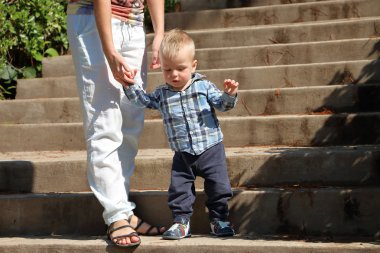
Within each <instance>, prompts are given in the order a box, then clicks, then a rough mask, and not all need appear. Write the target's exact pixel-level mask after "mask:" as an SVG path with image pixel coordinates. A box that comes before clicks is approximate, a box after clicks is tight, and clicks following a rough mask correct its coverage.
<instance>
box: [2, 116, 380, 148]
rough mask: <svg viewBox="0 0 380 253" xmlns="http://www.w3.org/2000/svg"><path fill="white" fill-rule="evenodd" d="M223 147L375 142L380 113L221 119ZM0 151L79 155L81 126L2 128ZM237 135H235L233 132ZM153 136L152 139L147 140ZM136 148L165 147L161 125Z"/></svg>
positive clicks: (153, 125) (150, 125) (150, 128)
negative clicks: (45, 151)
mask: <svg viewBox="0 0 380 253" xmlns="http://www.w3.org/2000/svg"><path fill="white" fill-rule="evenodd" d="M219 121H220V125H221V127H222V130H223V133H224V143H225V145H226V146H227V147H245V146H260V145H288V146H331V145H364V144H378V143H380V138H377V137H376V136H380V132H379V131H380V125H379V124H380V113H378V112H376V113H358V114H333V115H329V114H326V113H321V115H279V116H265V117H264V116H249V117H222V118H220V119H219ZM0 132H1V133H2V135H0V143H2V145H1V146H0V152H18V151H43V150H83V149H84V148H85V144H84V140H83V139H84V138H83V126H82V123H55V124H49V123H46V124H21V125H20V124H2V125H0ZM237 132H239V133H240V134H239V135H236V133H237ZM152 136H155V138H154V139H152ZM139 147H140V148H141V149H144V148H154V149H155V148H168V144H167V140H166V135H165V133H164V129H163V125H162V120H161V119H157V120H147V121H146V122H145V126H144V130H143V133H142V135H141V137H140V143H139Z"/></svg>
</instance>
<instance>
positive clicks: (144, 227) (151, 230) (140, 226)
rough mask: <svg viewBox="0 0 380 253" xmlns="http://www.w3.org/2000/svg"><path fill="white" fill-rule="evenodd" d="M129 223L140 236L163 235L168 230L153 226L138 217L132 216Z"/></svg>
mask: <svg viewBox="0 0 380 253" xmlns="http://www.w3.org/2000/svg"><path fill="white" fill-rule="evenodd" d="M128 221H129V223H130V225H131V226H132V227H133V228H134V229H135V230H136V232H137V233H138V234H139V235H147V236H154V235H162V234H163V233H164V232H165V230H166V229H165V227H160V226H152V225H150V224H149V223H147V222H145V221H143V220H142V219H140V218H139V217H137V216H136V215H131V216H130V217H129V219H128Z"/></svg>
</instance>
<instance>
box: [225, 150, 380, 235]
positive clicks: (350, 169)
mask: <svg viewBox="0 0 380 253" xmlns="http://www.w3.org/2000/svg"><path fill="white" fill-rule="evenodd" d="M245 165H246V166H247V168H245V169H244V170H240V171H243V172H239V173H235V174H234V171H235V169H234V168H236V166H245ZM229 169H230V175H231V183H232V184H233V185H235V186H236V187H237V188H238V189H239V187H240V189H241V190H240V191H236V193H235V196H234V198H233V199H232V200H231V203H230V210H231V219H232V220H233V223H234V225H235V226H236V228H237V230H238V231H239V232H240V233H241V234H247V235H254V236H259V237H262V236H264V235H268V238H270V239H273V238H276V237H277V238H278V239H289V240H294V239H300V240H301V239H302V240H323V241H339V240H350V241H368V240H369V241H371V240H373V236H374V235H375V234H376V233H378V232H379V231H380V226H379V225H378V224H380V218H379V215H378V210H379V209H380V201H379V198H378V196H377V195H378V194H380V189H379V188H378V185H380V146H378V147H372V148H371V147H355V148H350V147H335V148H311V147H309V148H272V149H271V148H269V149H267V150H266V151H265V152H263V153H262V154H261V155H257V156H254V157H253V156H252V157H247V158H246V160H240V161H239V163H234V162H231V163H230V164H229ZM273 235H275V236H273ZM264 237H265V236H264ZM315 237H317V239H313V238H315ZM342 238H345V239H342ZM347 238H349V239H347Z"/></svg>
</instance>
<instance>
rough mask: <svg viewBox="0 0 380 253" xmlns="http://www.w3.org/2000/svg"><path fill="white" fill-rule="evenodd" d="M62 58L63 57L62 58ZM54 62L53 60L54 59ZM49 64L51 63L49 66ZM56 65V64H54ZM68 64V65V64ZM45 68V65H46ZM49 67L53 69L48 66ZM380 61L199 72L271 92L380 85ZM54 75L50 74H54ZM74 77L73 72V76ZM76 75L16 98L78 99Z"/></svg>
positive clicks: (24, 83)
mask: <svg viewBox="0 0 380 253" xmlns="http://www.w3.org/2000/svg"><path fill="white" fill-rule="evenodd" d="M61 57H62V58H61ZM61 57H54V58H57V59H54V58H52V59H49V61H52V63H53V61H56V60H57V61H58V60H59V59H61V61H64V62H67V65H69V63H70V62H71V56H69V57H68V56H61ZM53 59H54V60H53ZM47 64H48V65H50V64H49V63H47ZM54 64H55V63H53V65H54ZM65 65H66V64H65ZM44 66H46V65H44ZM48 68H53V66H49V67H48ZM378 68H380V61H379V60H375V61H372V60H357V61H343V62H328V63H311V64H294V65H280V66H260V67H246V68H227V69H210V70H199V72H201V73H203V74H205V75H206V76H207V78H208V79H210V80H211V81H213V82H214V83H215V84H216V85H217V86H218V87H219V88H220V89H222V85H221V84H222V83H223V80H224V79H225V78H227V77H229V78H232V79H235V80H238V81H239V82H240V89H242V90H249V89H268V88H283V87H306V86H323V85H335V84H347V83H356V84H363V83H380V73H379V72H378V71H377V69H378ZM53 73H55V72H50V74H53ZM72 74H74V73H72ZM163 82H164V80H163V77H162V73H160V72H150V73H149V74H148V89H147V90H148V91H152V90H153V89H154V88H155V87H157V86H158V85H160V84H162V83H163ZM77 96H78V93H77V89H76V85H75V78H74V76H67V77H47V78H35V79H20V80H18V84H17V97H16V100H20V99H34V98H60V97H77Z"/></svg>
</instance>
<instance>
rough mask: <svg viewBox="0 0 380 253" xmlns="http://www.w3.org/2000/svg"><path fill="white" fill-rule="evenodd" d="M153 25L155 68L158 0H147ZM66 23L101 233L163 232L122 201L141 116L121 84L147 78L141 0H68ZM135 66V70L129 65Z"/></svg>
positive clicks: (134, 238)
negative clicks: (100, 211) (104, 227)
mask: <svg viewBox="0 0 380 253" xmlns="http://www.w3.org/2000/svg"><path fill="white" fill-rule="evenodd" d="M147 5H148V8H149V11H150V15H151V17H152V23H153V28H154V31H155V35H154V40H153V44H152V55H153V57H152V63H151V68H153V69H154V68H158V67H159V66H160V63H159V58H158V50H159V46H160V43H161V40H162V38H163V34H164V0H147ZM67 13H68V17H67V25H68V36H69V42H70V49H71V52H72V56H73V61H74V64H75V69H76V79H77V87H78V93H79V98H80V101H81V106H82V111H83V122H84V132H85V141H86V146H87V164H88V170H87V176H88V182H89V185H90V188H91V190H92V191H93V192H94V194H95V196H96V198H97V199H98V200H99V202H100V203H101V205H102V206H103V207H104V212H103V218H104V221H105V223H106V224H107V225H108V231H107V235H108V237H109V239H110V240H112V242H113V243H115V244H116V245H117V246H121V247H131V246H137V245H139V244H140V238H139V236H138V235H139V234H143V235H156V234H162V233H163V232H164V230H165V229H164V228H158V227H152V226H151V225H149V224H147V223H145V222H143V221H142V220H141V219H139V218H138V217H137V216H135V215H134V214H133V209H134V208H135V204H134V203H133V202H130V201H129V199H128V195H129V185H130V177H131V175H132V173H133V170H134V168H135V164H134V159H135V156H136V154H137V148H138V147H137V141H138V137H139V134H140V133H141V130H142V128H143V123H144V114H143V110H142V109H140V108H135V107H133V106H132V105H131V104H129V102H128V100H127V99H126V98H125V96H124V93H123V91H122V84H126V83H128V82H134V83H136V84H137V85H140V86H143V85H144V84H145V83H146V78H147V62H146V57H145V56H146V51H145V32H144V28H143V22H144V1H143V0H108V1H104V0H69V4H68V8H67ZM132 69H133V70H134V69H137V70H138V71H137V73H136V72H134V71H132Z"/></svg>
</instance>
